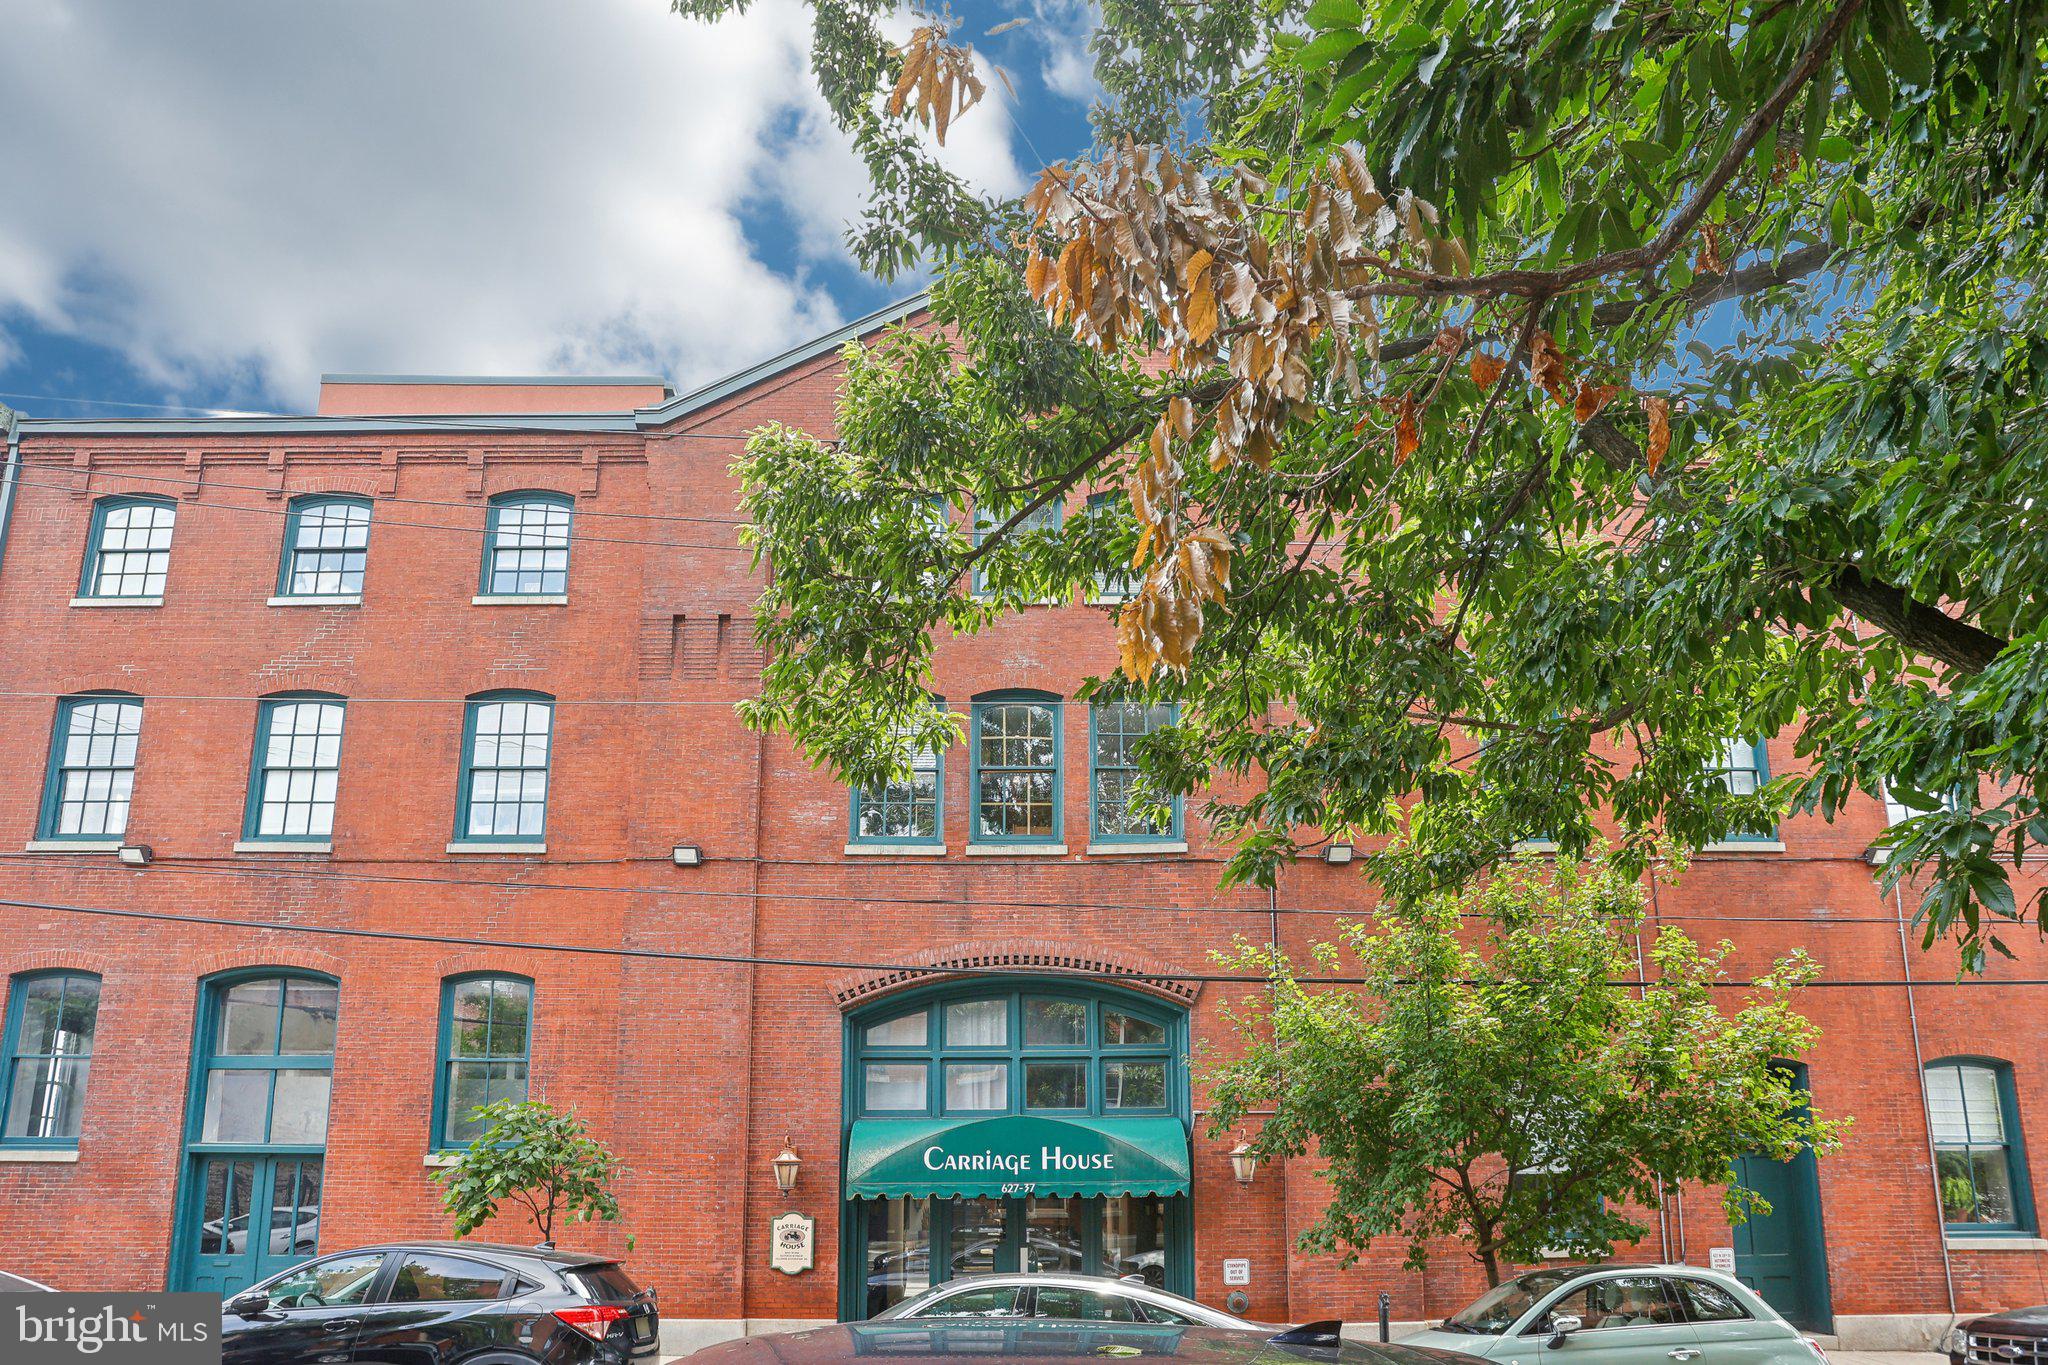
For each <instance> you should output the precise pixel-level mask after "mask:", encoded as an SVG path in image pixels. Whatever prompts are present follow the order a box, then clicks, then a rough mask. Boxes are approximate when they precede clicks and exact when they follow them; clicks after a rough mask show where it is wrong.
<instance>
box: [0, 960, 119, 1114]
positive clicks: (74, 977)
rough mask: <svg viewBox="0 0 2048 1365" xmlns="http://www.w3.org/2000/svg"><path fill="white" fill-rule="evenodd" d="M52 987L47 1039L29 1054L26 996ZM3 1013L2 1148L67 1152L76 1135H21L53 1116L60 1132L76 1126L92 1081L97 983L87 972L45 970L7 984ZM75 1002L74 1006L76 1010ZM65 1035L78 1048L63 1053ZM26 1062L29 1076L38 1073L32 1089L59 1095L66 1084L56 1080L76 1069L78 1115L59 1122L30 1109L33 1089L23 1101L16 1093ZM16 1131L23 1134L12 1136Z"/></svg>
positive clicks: (36, 1103)
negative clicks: (41, 986)
mask: <svg viewBox="0 0 2048 1365" xmlns="http://www.w3.org/2000/svg"><path fill="white" fill-rule="evenodd" d="M47 982H55V983H56V986H57V998H56V1008H55V1009H54V1011H52V1012H51V1014H50V1015H49V1018H48V1020H47V1027H48V1030H49V1036H48V1037H47V1038H45V1039H43V1040H42V1045H41V1046H40V1047H38V1048H36V1049H35V1050H34V1051H30V1050H29V1046H28V1045H29V1043H30V1041H31V1040H30V1038H29V1037H28V1027H29V1016H28V1005H29V997H30V996H31V995H32V994H35V993H36V991H35V988H36V986H37V985H38V984H39V983H47ZM7 984H8V992H7V997H8V998H7V1009H6V1013H5V1015H4V1024H0V1145H4V1146H8V1147H37V1148H60V1149H70V1148H75V1147H77V1145H78V1136H79V1135H78V1133H77V1132H76V1131H73V1132H68V1133H67V1132H62V1131H59V1132H56V1133H36V1134H30V1133H28V1132H27V1131H25V1130H26V1129H27V1128H29V1127H30V1126H33V1125H35V1121H36V1120H37V1118H38V1117H55V1118H57V1119H58V1121H59V1123H60V1124H61V1126H63V1127H76V1126H78V1124H79V1123H80V1122H82V1116H83V1108H84V1103H85V1095H86V1091H87V1090H88V1088H89V1087H90V1085H91V1080H92V1059H93V1054H94V1051H95V1041H96V1038H97V1034H98V1027H99V997H100V979H99V977H97V976H95V975H93V974H92V973H90V972H74V971H63V970H59V971H43V972H24V973H22V974H20V975H18V976H16V977H14V978H13V979H12V980H10V981H9V982H8V983H7ZM74 1001H76V1002H77V1004H76V1005H74V1003H73V1002H74ZM76 1025H82V1027H74V1026H76ZM66 1034H70V1035H73V1036H74V1037H76V1038H77V1039H79V1040H80V1042H81V1043H82V1046H80V1045H77V1044H74V1046H73V1048H72V1049H71V1050H66V1049H65V1048H64V1047H63V1046H62V1045H61V1044H62V1042H63V1037H64V1035H66ZM23 1063H29V1064H30V1067H31V1075H34V1074H35V1072H36V1071H38V1070H39V1071H40V1072H41V1073H42V1076H41V1079H39V1080H37V1081H35V1082H33V1084H34V1085H37V1086H43V1085H47V1086H50V1087H58V1088H60V1089H59V1093H63V1091H64V1090H66V1089H68V1086H69V1084H70V1082H69V1080H68V1079H66V1080H64V1081H61V1082H60V1080H59V1076H60V1075H61V1074H66V1073H69V1072H70V1071H71V1070H72V1069H74V1068H77V1069H79V1070H81V1071H82V1073H83V1074H82V1075H81V1076H80V1077H79V1079H78V1082H77V1085H78V1090H77V1093H76V1095H75V1097H74V1098H75V1102H76V1104H77V1105H78V1108H79V1113H78V1114H77V1115H74V1116H72V1121H71V1122H69V1123H65V1122H63V1115H61V1114H59V1115H55V1116H51V1115H47V1114H45V1115H40V1116H39V1115H37V1114H35V1113H32V1112H30V1110H31V1109H34V1108H38V1107H40V1102H41V1096H40V1095H39V1093H38V1091H37V1090H36V1089H33V1088H32V1089H31V1090H30V1091H29V1092H28V1095H27V1099H26V1101H25V1102H24V1101H23V1099H22V1096H21V1095H20V1094H19V1093H18V1092H17V1088H16V1087H17V1086H18V1085H19V1083H20V1079H21V1077H20V1072H21V1070H22V1064H23ZM24 1103H25V1104H26V1106H28V1107H27V1108H24V1109H23V1110H22V1112H20V1113H17V1112H16V1106H17V1105H18V1104H24ZM17 1128H20V1129H22V1130H24V1131H21V1132H16V1131H15V1130H16V1129H17Z"/></svg>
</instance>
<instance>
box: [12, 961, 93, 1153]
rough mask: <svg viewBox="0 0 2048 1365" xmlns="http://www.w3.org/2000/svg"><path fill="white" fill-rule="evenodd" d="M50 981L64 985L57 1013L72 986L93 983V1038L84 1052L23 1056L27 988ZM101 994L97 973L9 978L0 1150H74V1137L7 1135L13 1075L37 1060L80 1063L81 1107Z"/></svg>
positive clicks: (65, 970) (59, 970)
mask: <svg viewBox="0 0 2048 1365" xmlns="http://www.w3.org/2000/svg"><path fill="white" fill-rule="evenodd" d="M51 980H57V981H62V982H64V983H65V984H64V985H62V986H60V987H59V988H58V995H57V1007H58V1009H59V1010H60V1011H61V1010H62V1009H63V1008H64V1004H65V1001H66V999H67V998H68V996H69V995H70V991H71V986H70V983H71V982H73V981H90V982H91V983H92V986H93V1003H92V1012H93V1027H92V1035H91V1038H90V1040H89V1041H88V1042H87V1044H86V1049H85V1051H83V1052H55V1051H52V1052H33V1053H24V1052H22V1051H21V1045H22V1030H23V1028H24V1026H25V1024H26V1021H27V1015H28V996H29V986H30V985H31V983H33V982H37V981H51ZM104 993H105V984H104V983H103V982H102V981H101V979H100V975H99V973H98V972H88V971H85V970H83V969H81V968H77V967H53V968H49V969H47V970H42V971H33V972H17V973H15V974H14V975H13V976H12V977H9V978H8V981H7V1013H6V1023H5V1026H4V1027H0V1147H6V1148H10V1149H28V1150H34V1151H66V1152H68V1151H76V1150H77V1148H78V1137H77V1135H76V1134H73V1135H71V1136H57V1137H25V1136H24V1137H9V1136H8V1135H7V1128H8V1126H9V1120H11V1119H12V1118H13V1111H14V1100H15V1094H14V1086H15V1073H16V1071H18V1070H19V1064H20V1063H21V1062H22V1061H24V1060H27V1059H28V1058H40V1059H43V1060H46V1061H50V1062H55V1061H56V1060H58V1059H59V1058H64V1059H72V1060H83V1061H84V1062H85V1082H84V1085H83V1086H82V1087H81V1098H80V1105H81V1108H82V1106H83V1104H84V1096H85V1095H89V1094H90V1093H91V1088H92V1059H93V1056H94V1054H95V1052H96V1050H97V1048H98V1043H99V1007H100V999H101V997H102V996H103V995H104Z"/></svg>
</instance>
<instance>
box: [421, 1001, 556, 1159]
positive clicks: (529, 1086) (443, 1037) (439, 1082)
mask: <svg viewBox="0 0 2048 1365" xmlns="http://www.w3.org/2000/svg"><path fill="white" fill-rule="evenodd" d="M474 981H489V982H492V983H493V991H492V994H493V998H495V996H496V983H497V982H500V981H516V982H518V983H519V984H520V985H522V986H524V987H526V1039H525V1044H524V1046H523V1047H521V1048H520V1050H519V1054H518V1055H517V1056H516V1057H514V1056H512V1055H510V1054H499V1053H489V1054H487V1055H481V1056H476V1057H458V1056H456V1055H455V1054H454V1052H453V1051H452V1049H453V1047H454V1043H455V994H456V990H457V989H458V988H459V987H461V986H463V985H465V984H467V983H469V982H474ZM534 995H535V992H534V986H533V978H532V977H530V976H527V975H525V974H524V973H521V972H495V971H481V972H462V973H459V974H457V975H455V976H449V977H443V978H442V979H441V1022H440V1031H439V1035H438V1037H437V1038H436V1041H435V1044H434V1058H435V1064H434V1108H433V1113H432V1117H431V1119H430V1123H431V1125H432V1131H431V1132H430V1133H429V1135H428V1141H429V1145H430V1146H431V1147H432V1149H433V1150H434V1151H437V1152H461V1151H467V1150H469V1148H470V1147H471V1146H472V1145H473V1144H472V1142H471V1141H469V1140H465V1139H461V1138H451V1137H449V1136H448V1119H449V1115H448V1113H447V1112H446V1111H447V1108H448V1099H449V1095H450V1092H451V1091H452V1090H453V1089H454V1086H453V1084H452V1080H451V1078H452V1076H453V1074H454V1070H455V1066H456V1064H457V1063H459V1062H508V1061H517V1062H520V1063H522V1064H523V1065H524V1066H525V1067H526V1086H525V1091H524V1094H525V1095H531V1094H532V1093H533V1020H534V1014H535V1010H534ZM489 1027H490V1026H489V1025H488V1024H487V1025H486V1034H485V1037H486V1039H488V1037H489Z"/></svg>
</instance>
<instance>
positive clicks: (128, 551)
mask: <svg viewBox="0 0 2048 1365" xmlns="http://www.w3.org/2000/svg"><path fill="white" fill-rule="evenodd" d="M177 519H178V505H177V504H176V503H175V502H173V501H172V500H171V499H169V498H158V497H113V498H101V499H100V500H99V501H98V502H96V503H94V504H93V509H92V523H91V528H90V530H89V531H88V532H87V534H86V545H85V563H84V565H83V567H82V568H81V569H80V571H79V579H78V595H79V596H81V597H88V598H94V599H98V600H104V601H119V600H121V599H123V598H154V597H161V596H163V591H164V580H165V578H166V576H167V574H168V573H169V570H170V556H171V537H172V535H173V533H174V532H175V531H176V529H177Z"/></svg>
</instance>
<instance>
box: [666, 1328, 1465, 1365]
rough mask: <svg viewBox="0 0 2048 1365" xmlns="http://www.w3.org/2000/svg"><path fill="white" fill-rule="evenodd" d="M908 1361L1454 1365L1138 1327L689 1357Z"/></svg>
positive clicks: (742, 1345)
mask: <svg viewBox="0 0 2048 1365" xmlns="http://www.w3.org/2000/svg"><path fill="white" fill-rule="evenodd" d="M886 1356H915V1357H917V1358H918V1359H919V1360H923V1361H930V1362H943V1361H962V1362H966V1361H973V1360H986V1359H988V1358H989V1357H991V1356H1008V1357H1011V1358H1013V1359H1023V1358H1028V1359H1031V1360H1035V1361H1045V1362H1052V1361H1070V1362H1074V1365H1081V1363H1082V1362H1086V1365H1102V1363H1103V1361H1104V1360H1106V1359H1112V1360H1113V1359H1116V1358H1120V1357H1123V1358H1128V1357H1132V1356H1146V1357H1163V1356H1172V1357H1174V1358H1176V1359H1177V1360H1180V1361H1185V1362H1190V1365H1253V1362H1260V1363H1261V1365H1292V1363H1293V1362H1299V1361H1311V1362H1317V1363H1318V1365H1459V1362H1461V1361H1469V1357H1461V1356H1457V1355H1454V1354H1452V1353H1450V1352H1446V1351H1432V1350H1425V1349H1417V1348H1413V1347H1408V1346H1405V1345H1394V1346H1382V1345H1379V1344H1378V1343H1372V1344H1367V1343H1364V1342H1351V1341H1347V1342H1345V1343H1344V1344H1343V1345H1342V1346H1339V1347H1336V1348H1334V1349H1333V1348H1329V1347H1308V1346H1284V1347H1283V1346H1275V1345H1274V1344H1273V1343H1272V1342H1270V1341H1269V1340H1267V1339H1266V1338H1265V1337H1264V1336H1261V1335H1258V1334H1256V1333H1251V1332H1242V1331H1233V1330H1230V1329H1228V1328H1220V1327H1168V1326H1159V1325H1151V1324H1142V1323H1094V1322H1059V1321H1053V1320H1040V1319H1034V1320H1032V1321H1029V1322H1013V1323H1005V1322H1000V1321H995V1320H980V1321H960V1320H957V1319H956V1320H952V1321H944V1322H939V1321H921V1320H909V1319H905V1320H897V1321H891V1322H873V1323H865V1322H852V1323H839V1324H837V1325H836V1326H831V1327H814V1328H811V1329H809V1330H806V1331H801V1332H778V1333H775V1334H773V1335H769V1336H759V1337H742V1338H740V1339H738V1340H735V1341H727V1342H722V1343H720V1344H719V1345H716V1346H711V1347H707V1348H705V1349H704V1350H702V1351H699V1352H698V1353H697V1358H699V1359H702V1358H707V1357H719V1358H721V1359H722V1361H723V1365H741V1362H742V1361H744V1362H745V1363H746V1365H842V1362H848V1361H852V1360H855V1359H857V1358H865V1357H886Z"/></svg>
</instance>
